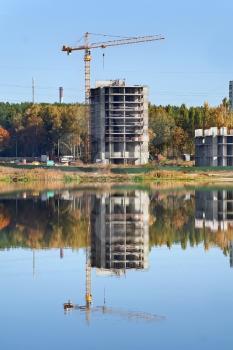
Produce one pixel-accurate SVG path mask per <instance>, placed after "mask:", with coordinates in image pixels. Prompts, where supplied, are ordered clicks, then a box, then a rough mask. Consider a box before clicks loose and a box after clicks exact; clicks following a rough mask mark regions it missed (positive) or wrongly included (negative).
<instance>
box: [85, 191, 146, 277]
mask: <svg viewBox="0 0 233 350" xmlns="http://www.w3.org/2000/svg"><path fill="white" fill-rule="evenodd" d="M148 225H149V197H148V194H147V193H146V192H142V191H130V192H117V193H114V192H113V193H108V194H103V195H101V196H98V195H96V196H93V203H92V211H91V265H92V267H96V268H97V273H99V274H118V275H120V274H122V273H125V271H126V270H127V269H146V268H147V267H148V252H149V226H148Z"/></svg>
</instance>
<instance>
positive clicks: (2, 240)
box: [0, 198, 87, 248]
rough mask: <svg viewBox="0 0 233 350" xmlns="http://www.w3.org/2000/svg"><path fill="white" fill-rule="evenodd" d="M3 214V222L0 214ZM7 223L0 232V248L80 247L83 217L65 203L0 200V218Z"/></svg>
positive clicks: (83, 243)
mask: <svg viewBox="0 0 233 350" xmlns="http://www.w3.org/2000/svg"><path fill="white" fill-rule="evenodd" d="M6 212H7V219H6V218H5V216H3V214H5V213H6ZM1 217H4V220H5V221H6V220H7V221H8V225H7V227H6V226H5V227H4V228H3V229H2V230H1V231H0V247H1V248H7V247H16V246H22V247H30V248H50V247H54V248H55V247H57V248H60V247H73V248H79V247H84V246H85V242H86V231H87V216H86V215H85V213H84V212H82V211H81V210H80V209H79V208H75V209H74V208H72V206H71V203H70V202H69V201H64V200H60V199H59V198H50V199H49V200H47V201H41V200H39V199H26V200H23V199H17V200H14V199H13V200H4V201H2V202H1V205H0V218H1Z"/></svg>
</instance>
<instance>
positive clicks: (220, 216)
mask: <svg viewBox="0 0 233 350" xmlns="http://www.w3.org/2000/svg"><path fill="white" fill-rule="evenodd" d="M195 204H196V210H195V228H209V229H210V230H211V231H218V230H221V231H226V230H228V229H229V227H232V228H233V191H227V190H218V191H217V190H216V191H196V192H195Z"/></svg>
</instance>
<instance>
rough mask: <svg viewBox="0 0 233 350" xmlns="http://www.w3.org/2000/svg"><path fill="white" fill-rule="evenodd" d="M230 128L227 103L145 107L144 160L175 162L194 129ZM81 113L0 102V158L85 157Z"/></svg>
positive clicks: (77, 107) (72, 107) (81, 109)
mask: <svg viewBox="0 0 233 350" xmlns="http://www.w3.org/2000/svg"><path fill="white" fill-rule="evenodd" d="M211 126H217V127H221V126H226V127H228V128H233V113H232V112H231V111H230V109H229V103H228V101H227V99H224V100H223V101H222V103H221V104H220V105H219V106H217V107H210V106H209V105H208V103H205V104H204V105H203V106H200V107H187V106H186V105H184V104H183V105H181V106H171V105H168V106H155V105H152V104H150V105H149V140H150V142H149V151H150V158H151V159H154V158H155V157H157V156H158V155H163V156H165V157H175V158H177V157H180V156H181V155H182V154H183V153H193V152H194V130H195V129H199V128H204V129H205V128H209V127H211ZM87 130H88V127H87V114H86V107H85V105H82V104H44V103H42V104H32V103H20V104H10V103H0V155H1V156H18V157H21V156H22V157H23V156H28V157H29V156H32V157H36V156H40V155H41V154H48V155H50V156H51V157H54V156H57V155H58V154H61V155H62V154H73V155H75V156H76V157H77V158H80V159H82V160H83V159H84V158H85V149H86V148H85V144H86V143H87Z"/></svg>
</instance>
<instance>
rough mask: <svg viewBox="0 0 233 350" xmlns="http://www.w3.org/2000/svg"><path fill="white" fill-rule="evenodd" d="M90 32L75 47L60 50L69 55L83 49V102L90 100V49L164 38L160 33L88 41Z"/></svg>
mask: <svg viewBox="0 0 233 350" xmlns="http://www.w3.org/2000/svg"><path fill="white" fill-rule="evenodd" d="M90 34H91V33H88V32H87V33H85V34H84V44H83V45H80V46H76V47H72V46H66V45H64V46H63V47H62V51H63V52H66V53H67V54H68V55H70V54H71V53H72V52H73V51H82V50H83V51H85V54H84V62H85V102H86V104H88V103H89V100H90V62H91V49H98V48H100V49H105V48H107V47H110V46H121V45H130V44H138V43H143V42H150V41H156V40H164V39H165V38H164V37H163V36H162V35H147V36H138V37H128V38H123V39H117V40H109V41H103V42H97V43H89V36H90Z"/></svg>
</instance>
